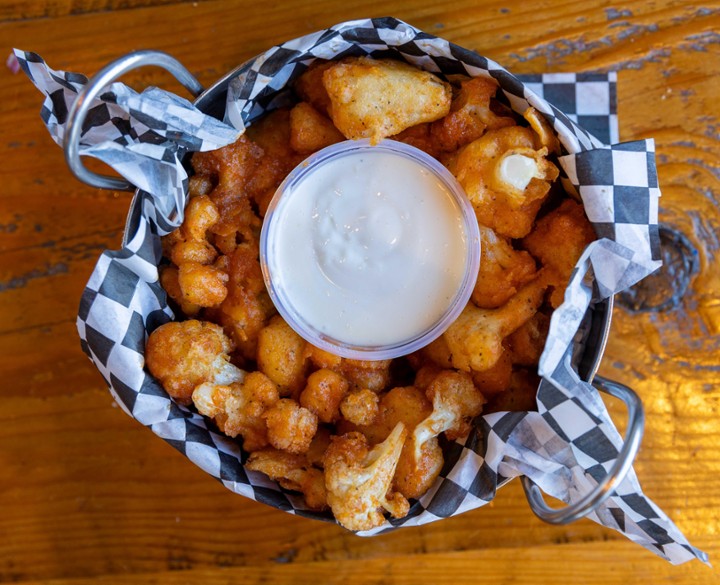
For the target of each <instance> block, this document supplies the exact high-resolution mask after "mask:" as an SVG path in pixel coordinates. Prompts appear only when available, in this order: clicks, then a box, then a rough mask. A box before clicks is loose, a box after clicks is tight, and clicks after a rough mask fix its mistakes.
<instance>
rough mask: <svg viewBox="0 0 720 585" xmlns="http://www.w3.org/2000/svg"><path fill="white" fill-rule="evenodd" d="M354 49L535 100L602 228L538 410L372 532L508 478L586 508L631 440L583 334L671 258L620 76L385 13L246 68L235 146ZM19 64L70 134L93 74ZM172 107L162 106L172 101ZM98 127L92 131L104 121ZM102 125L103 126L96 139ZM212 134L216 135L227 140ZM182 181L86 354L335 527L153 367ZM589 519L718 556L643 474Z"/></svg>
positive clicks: (168, 423) (147, 169) (292, 504)
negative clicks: (525, 61)
mask: <svg viewBox="0 0 720 585" xmlns="http://www.w3.org/2000/svg"><path fill="white" fill-rule="evenodd" d="M350 55H370V56H373V57H393V58H400V59H403V60H406V61H408V62H410V63H412V64H414V65H417V66H418V67H421V68H423V69H425V70H428V71H431V72H434V73H437V74H439V75H441V76H445V75H451V74H458V73H460V74H465V75H470V76H490V77H493V78H495V79H496V80H497V81H498V82H499V84H500V87H501V91H500V92H499V97H500V98H501V99H504V100H506V101H507V103H508V104H509V105H510V106H511V107H512V108H513V109H514V110H515V111H516V112H519V113H522V112H524V110H525V109H526V108H527V107H528V106H529V105H532V106H534V107H535V108H536V109H538V110H539V111H540V112H542V113H543V114H544V115H545V117H546V119H547V120H548V121H549V122H550V123H551V124H552V125H553V127H554V128H555V130H556V132H557V134H558V136H559V138H560V141H561V143H562V145H563V146H564V149H565V151H566V152H567V153H568V154H566V155H564V156H562V157H560V159H559V162H560V165H561V167H562V170H563V171H564V182H565V184H566V186H567V187H568V189H569V190H571V191H574V192H575V193H576V194H578V195H579V196H580V197H581V198H582V200H583V203H584V205H585V209H586V212H587V215H588V217H589V219H590V221H591V222H592V223H593V225H594V226H595V229H596V230H597V232H598V235H599V236H600V239H599V240H597V241H596V242H593V243H592V244H591V245H590V246H589V247H588V248H587V249H586V250H585V252H584V253H583V255H582V257H581V258H580V260H579V262H578V264H577V266H576V268H575V270H574V272H573V275H572V277H571V280H570V285H569V286H568V289H567V291H566V295H565V302H564V303H563V304H562V305H561V306H560V307H559V308H558V309H557V310H556V311H555V312H554V314H553V317H552V320H551V328H550V334H549V336H548V342H547V345H546V348H545V352H544V353H543V356H542V358H541V363H540V373H541V375H542V376H543V380H542V382H541V384H540V387H539V389H538V397H537V398H538V410H539V412H504V413H503V412H500V413H494V414H491V415H486V416H481V417H479V418H478V420H477V421H476V425H475V428H474V429H473V431H472V432H471V433H470V435H469V436H468V437H467V439H465V440H463V441H458V442H447V441H445V442H444V444H443V446H444V451H445V464H444V467H443V470H442V472H441V474H440V477H439V478H438V480H437V481H436V483H435V485H434V486H433V487H432V488H431V490H430V491H429V492H428V493H426V494H425V495H424V496H423V497H421V498H420V499H419V500H417V501H414V502H412V506H411V508H410V513H409V514H408V515H407V516H406V517H405V518H401V519H389V520H388V521H386V523H385V524H384V525H382V526H380V527H378V528H376V529H373V530H370V531H366V532H361V533H358V534H360V535H372V534H377V533H381V532H384V531H387V530H390V529H393V528H394V527H399V526H414V525H420V524H425V523H428V522H432V521H435V520H438V519H441V518H446V517H448V516H453V515H455V514H459V513H461V512H464V511H467V510H471V509H474V508H478V507H480V506H482V505H484V504H487V503H488V502H490V501H491V500H492V499H493V497H494V496H495V492H496V490H497V488H498V486H500V485H502V484H503V483H504V482H505V481H507V480H509V479H511V478H514V477H517V476H519V475H526V476H528V477H530V478H531V479H532V480H533V481H534V482H535V483H536V484H538V485H539V486H540V487H541V488H542V489H543V490H544V491H545V492H546V493H548V494H550V495H552V496H554V497H556V498H559V499H560V500H563V501H565V502H568V503H570V502H574V501H577V500H578V499H580V498H581V497H582V496H583V495H584V494H586V493H587V492H589V491H590V490H591V489H593V487H594V486H595V485H597V482H598V481H599V480H600V479H601V478H602V477H603V476H604V475H605V474H606V473H607V471H608V469H609V468H610V466H611V465H612V462H613V460H614V459H615V458H616V457H617V454H618V452H619V448H620V445H621V443H622V438H621V437H620V435H619V434H618V432H617V430H616V428H615V426H614V424H613V423H612V421H611V419H610V417H609V415H608V412H607V410H606V408H605V406H604V404H603V402H602V400H601V399H600V397H599V395H598V393H597V391H596V390H595V389H594V388H592V386H590V385H588V384H587V383H585V382H583V381H581V380H580V379H579V376H578V374H577V372H576V370H575V366H574V361H575V360H574V359H573V354H574V353H577V352H574V350H575V349H576V348H575V345H576V344H575V343H574V342H575V340H576V339H577V338H578V337H579V336H580V333H579V331H581V326H582V325H583V319H584V317H585V315H586V313H587V312H588V309H592V305H593V304H594V303H596V302H598V301H599V300H601V299H603V298H607V297H609V296H611V295H612V294H614V293H616V292H619V291H621V290H623V289H625V288H627V287H629V286H631V285H632V284H634V283H635V282H637V281H638V280H640V279H641V278H643V277H644V276H646V275H647V274H649V273H651V272H652V271H653V270H655V269H656V268H657V267H658V266H659V264H660V262H659V240H658V237H657V209H658V197H659V196H660V192H659V189H658V185H657V176H656V172H655V160H654V145H653V142H652V141H651V140H647V141H638V142H632V143H625V144H616V145H613V146H607V145H606V144H605V143H606V142H609V143H611V142H614V141H616V139H617V120H616V117H615V115H616V114H615V77H614V74H608V75H595V74H584V75H581V74H578V75H571V74H562V75H542V76H527V77H526V78H524V79H526V83H523V78H521V77H516V76H513V75H512V74H510V73H509V72H508V71H506V70H505V69H503V68H502V67H500V66H499V65H498V64H496V63H494V62H493V61H490V60H489V59H486V58H484V57H482V56H480V55H478V54H476V53H474V52H472V51H468V50H466V49H463V48H461V47H458V46H456V45H454V44H452V43H449V42H448V41H446V40H443V39H440V38H438V37H435V36H432V35H429V34H427V33H424V32H422V31H420V30H418V29H416V28H414V27H412V26H410V25H408V24H406V23H403V22H401V21H398V20H396V19H393V18H382V19H368V20H358V21H353V22H347V23H343V24H339V25H337V26H334V27H331V28H329V29H326V30H323V31H320V32H317V33H315V34H312V35H308V36H306V37H302V38H300V39H296V40H293V41H289V42H287V43H283V44H282V45H279V46H276V47H273V48H271V49H270V50H268V51H267V52H265V53H264V54H262V55H260V56H258V57H257V58H255V59H253V60H251V61H249V62H248V63H246V64H245V65H243V67H241V68H240V70H239V71H238V76H237V77H236V78H235V79H234V80H233V81H231V83H230V86H229V89H228V95H227V108H226V116H225V122H226V125H221V126H218V128H217V130H218V133H217V134H215V136H214V139H215V142H216V144H217V146H222V144H223V143H224V144H227V143H229V142H232V139H230V136H231V135H232V132H231V131H229V130H228V128H227V124H230V125H232V126H234V127H235V128H237V129H238V130H239V131H243V130H244V128H245V127H246V126H248V125H249V124H251V123H252V122H253V121H254V120H256V119H257V118H258V117H260V116H262V115H263V114H264V113H265V112H267V111H270V110H272V109H274V108H277V107H281V106H284V105H287V104H288V103H289V99H290V92H289V90H288V86H289V84H290V82H292V80H294V79H295V78H297V77H298V76H299V75H300V74H301V73H302V72H303V71H305V70H306V69H307V67H308V66H309V65H310V64H311V63H312V62H313V61H314V60H315V59H340V58H343V57H345V56H350ZM17 57H18V60H19V61H20V64H21V66H22V67H23V69H24V70H25V72H26V73H28V75H29V76H30V77H31V79H33V81H34V82H35V83H36V85H38V87H39V88H40V89H41V90H42V91H45V92H46V94H48V95H49V96H50V97H49V98H48V100H49V101H46V106H45V107H44V109H43V119H45V120H46V121H47V120H53V118H55V119H56V121H55V122H54V124H48V127H49V130H50V131H51V133H52V134H53V135H54V137H55V138H56V139H59V137H61V136H62V125H63V121H62V118H63V116H62V115H59V112H58V111H57V109H58V108H57V106H58V105H60V106H61V107H60V109H61V110H62V105H63V103H64V106H65V108H66V109H67V105H68V104H69V103H70V102H71V101H72V99H73V94H74V93H76V91H77V89H78V87H79V85H80V84H82V83H84V81H83V80H84V79H85V78H83V77H82V76H78V75H76V74H72V73H65V72H54V71H52V70H49V69H47V71H48V72H49V73H47V75H49V77H50V79H52V80H53V81H54V82H57V85H58V86H59V87H55V86H54V85H52V84H48V85H49V87H44V85H43V79H44V78H43V75H42V73H41V74H38V70H41V71H42V69H43V68H46V66H45V65H44V64H43V62H42V60H40V59H39V57H37V56H35V55H33V54H30V53H22V52H17ZM60 80H62V81H60ZM68 85H69V86H70V87H69V86H68ZM117 85H119V84H114V85H113V88H115V87H116V86H117ZM58 92H61V93H60V94H58ZM118 93H119V92H118ZM59 95H61V96H62V99H60V98H59ZM551 102H555V104H560V105H562V107H561V108H559V107H557V106H556V105H553V104H552V103H551ZM97 107H98V108H101V107H105V108H107V109H108V115H110V118H111V119H113V116H115V115H118V116H119V117H120V118H122V119H123V120H128V122H129V125H130V127H134V126H135V124H136V123H137V122H138V120H136V119H135V116H134V115H133V112H130V113H129V114H128V113H125V114H123V113H122V112H120V113H116V112H115V109H114V107H113V102H112V100H111V101H110V102H109V103H107V102H106V103H99V104H98V105H97ZM46 110H49V112H48V111H46ZM563 110H567V111H563ZM157 111H158V112H161V108H159V109H158V110H157ZM60 113H61V112H60ZM107 117H108V116H100V117H99V118H98V119H106V118H107ZM575 120H577V121H578V122H580V123H585V122H586V123H587V125H588V126H589V127H591V128H592V131H593V132H592V133H591V132H588V131H587V130H585V129H583V128H581V126H580V125H578V124H576V123H575ZM88 124H89V125H90V126H91V127H92V119H88ZM104 124H106V123H104ZM176 124H177V125H178V127H179V128H178V129H179V131H180V132H183V131H185V130H184V129H183V128H182V126H183V125H182V119H181V118H180V119H178V120H176ZM115 126H116V127H117V125H115ZM151 126H158V127H162V123H158V122H152V121H149V120H143V119H142V118H141V120H140V126H139V127H140V128H149V127H151ZM126 128H127V126H123V129H126ZM91 131H92V128H88V134H89V132H91ZM189 133H190V134H192V130H190V131H189ZM88 134H86V135H88ZM135 134H136V136H135V137H134V138H133V139H134V140H135V141H140V142H142V139H143V137H144V136H149V132H148V131H145V133H142V132H138V131H136V132H135ZM126 138H127V137H126V135H125V134H123V136H122V137H121V138H110V140H111V141H113V142H115V143H122V142H123V140H126ZM207 141H208V143H210V142H212V138H208V139H207ZM151 142H152V141H151ZM160 142H162V141H160ZM202 142H203V143H204V142H205V139H203V141H202ZM196 144H197V143H196ZM94 146H96V145H94V144H91V145H90V147H94ZM191 149H192V148H189V149H188V150H191ZM195 149H197V150H199V149H200V148H195ZM161 158H162V157H161ZM128 167H129V165H128V166H126V167H122V168H118V170H119V172H121V174H123V175H124V176H125V177H126V178H127V179H128V180H130V181H131V182H133V183H134V184H136V185H146V184H151V183H153V180H152V178H148V177H143V178H141V179H140V180H138V178H137V175H138V174H140V175H142V174H146V173H149V174H152V173H153V169H154V168H155V167H154V166H153V165H152V164H147V165H145V166H144V167H143V168H128ZM180 176H181V174H178V177H180ZM183 180H184V179H183ZM170 187H172V185H170V186H169V189H168V192H167V193H162V192H160V193H158V192H155V191H151V190H150V189H147V190H139V191H138V192H137V194H136V197H135V199H134V200H133V203H132V205H131V210H130V214H129V217H128V224H127V227H126V234H125V240H124V245H123V248H122V249H121V250H119V251H106V252H104V253H103V254H102V255H101V257H100V259H99V261H98V263H97V266H96V267H95V270H94V271H93V273H92V276H91V277H90V280H89V282H88V284H87V287H86V289H85V291H84V293H83V296H82V300H81V304H80V310H79V313H78V320H77V326H78V331H79V334H80V337H81V343H82V347H83V349H84V351H85V352H86V353H87V354H88V356H89V357H90V358H91V360H92V361H93V362H94V363H95V365H96V366H97V368H98V370H99V371H100V372H101V374H102V375H103V377H104V378H105V380H106V382H107V384H108V385H109V387H110V391H111V393H112V394H113V396H114V397H115V399H116V400H117V402H118V403H119V404H120V406H121V407H122V408H123V409H124V410H125V411H126V412H127V413H128V414H129V415H130V416H132V417H133V418H135V419H136V420H138V421H139V422H140V423H142V424H143V425H145V426H147V427H148V428H150V429H151V430H152V431H153V432H154V433H155V434H156V435H158V436H159V437H161V438H162V439H164V440H165V441H167V442H168V443H170V444H171V445H173V446H174V447H175V448H176V449H178V450H179V451H180V452H182V453H183V454H184V455H185V456H187V457H188V458H189V459H190V460H191V461H193V462H194V463H195V464H196V465H198V466H199V467H201V468H202V469H204V470H205V471H206V472H207V473H209V474H210V475H212V476H213V477H215V478H217V479H218V480H219V481H221V482H222V483H223V485H225V486H226V487H227V488H228V489H230V490H232V491H234V492H236V493H239V494H242V495H244V496H246V497H249V498H251V499H253V500H256V501H259V502H263V503H266V504H270V505H271V506H274V507H276V508H280V509H282V510H285V511H288V512H290V513H293V514H296V515H300V516H306V517H310V518H315V519H323V520H328V521H333V519H332V516H331V515H330V514H329V513H318V512H313V511H310V510H308V509H306V507H305V506H304V503H303V499H302V497H300V496H299V495H297V494H295V493H293V492H289V491H287V490H285V489H283V488H281V487H280V486H279V485H278V484H277V483H276V482H273V481H271V480H269V479H268V478H267V477H266V476H265V475H263V474H261V473H257V472H252V471H248V470H246V469H245V467H244V462H245V461H246V459H247V453H245V452H243V451H242V449H241V447H240V444H239V443H238V442H236V441H234V440H231V439H229V438H227V437H226V436H224V435H222V434H220V433H218V432H217V431H216V429H215V427H214V426H213V425H212V423H210V422H209V421H207V420H206V419H205V418H204V417H202V416H200V415H199V414H197V413H196V412H195V411H194V410H192V409H188V408H185V407H183V406H179V405H177V404H175V403H174V402H173V401H172V400H171V399H170V397H169V396H168V395H167V393H166V392H165V391H164V390H163V388H162V387H161V386H160V384H159V383H158V382H157V381H156V380H155V379H154V378H152V377H151V376H150V375H149V374H148V373H147V372H146V371H145V370H144V368H143V366H144V357H143V352H144V346H145V341H146V338H147V335H148V334H149V333H150V332H151V331H153V330H154V329H155V328H156V327H157V326H159V325H160V324H162V323H165V322H167V321H169V320H171V319H173V317H174V315H173V313H172V311H171V309H170V308H169V307H168V305H167V299H166V295H165V292H164V291H163V290H162V288H161V287H160V284H159V282H158V270H157V266H158V264H159V263H160V261H161V250H160V242H159V236H160V235H163V234H165V233H168V231H171V229H172V228H173V226H176V225H179V222H180V221H181V218H182V206H181V205H177V197H176V194H177V182H176V183H175V187H176V188H175V189H172V188H170ZM159 199H162V200H163V201H162V202H159V201H158V200H159ZM589 517H590V518H591V519H592V520H594V521H596V522H599V523H601V524H603V525H605V526H608V527H610V528H613V529H615V530H618V531H619V532H621V533H623V534H625V535H626V536H627V537H628V538H630V539H631V540H633V541H635V542H637V543H639V544H641V545H643V546H644V547H646V548H648V549H649V550H651V551H653V552H655V553H656V554H658V555H659V556H661V557H663V558H665V559H667V560H669V561H670V562H672V563H682V562H685V561H687V560H690V559H692V558H699V559H701V560H703V561H705V562H707V555H706V554H705V553H703V552H702V551H700V550H698V549H696V548H694V547H693V546H691V545H690V544H689V543H688V542H687V540H686V539H685V538H684V537H683V535H682V534H681V533H680V531H679V530H678V529H677V528H676V527H675V525H674V524H673V523H672V521H671V520H670V519H669V518H668V517H667V516H666V515H665V514H664V513H663V512H662V511H661V510H660V509H659V508H657V506H655V505H654V504H653V503H652V502H651V501H650V500H649V499H648V498H646V497H645V496H644V495H643V493H642V491H641V489H640V486H639V483H638V480H637V477H636V475H635V473H634V472H633V471H631V472H630V473H629V474H628V476H627V477H626V479H625V480H624V481H623V482H622V483H621V484H620V485H619V486H618V488H617V490H616V493H615V494H614V495H613V496H612V497H611V498H609V499H608V500H606V502H605V503H604V504H603V505H602V506H600V507H599V509H597V511H596V512H594V513H592V514H591V515H590V516H589Z"/></svg>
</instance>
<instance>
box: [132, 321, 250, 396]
mask: <svg viewBox="0 0 720 585" xmlns="http://www.w3.org/2000/svg"><path fill="white" fill-rule="evenodd" d="M233 349H234V347H233V343H232V341H231V340H230V339H229V338H228V337H227V336H226V335H225V333H223V330H222V327H220V326H218V325H215V324H213V323H207V322H203V321H196V320H194V319H191V320H189V321H182V322H179V323H178V322H176V321H171V322H169V323H165V324H164V325H161V326H160V327H158V328H157V329H156V330H155V331H153V332H152V333H151V334H150V337H149V338H148V341H147V345H146V346H145V363H146V364H147V367H148V369H149V370H150V373H151V374H152V375H153V376H155V377H156V378H157V379H158V380H159V381H160V383H161V384H162V385H163V388H165V391H166V392H167V393H168V394H169V395H170V396H172V397H173V398H174V399H175V400H176V401H177V402H178V403H179V404H184V405H188V404H190V403H191V402H192V393H193V390H194V389H195V388H196V387H197V386H199V385H200V384H204V383H205V382H210V383H213V384H223V385H227V384H231V383H233V382H241V381H242V380H243V379H244V378H245V372H243V371H242V370H241V369H240V368H238V367H236V366H234V365H233V364H231V363H230V357H229V355H228V354H229V353H230V352H231V351H232V350H233Z"/></svg>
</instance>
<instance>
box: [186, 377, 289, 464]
mask: <svg viewBox="0 0 720 585" xmlns="http://www.w3.org/2000/svg"><path fill="white" fill-rule="evenodd" d="M192 400H193V403H194V404H195V407H196V408H197V409H198V412H199V413H200V414H203V415H205V416H208V417H210V418H212V419H214V420H215V423H216V424H217V426H218V428H219V429H220V430H221V431H222V432H223V433H225V434H226V435H227V436H228V437H237V436H238V435H239V436H241V437H242V439H243V448H244V449H245V450H246V451H251V452H252V451H257V450H258V449H262V448H263V447H266V446H267V444H268V431H267V425H266V423H265V419H264V416H263V415H264V414H265V412H266V411H267V410H268V409H269V408H271V407H273V406H274V405H275V404H277V402H278V400H280V395H279V394H278V390H277V386H275V384H273V382H272V381H271V380H270V379H269V378H268V377H267V376H265V375H263V374H261V373H260V372H250V373H249V374H248V375H247V376H245V379H244V380H243V381H242V382H234V383H232V384H229V385H215V384H211V383H205V384H201V385H199V386H197V387H196V388H195V390H194V391H193V393H192Z"/></svg>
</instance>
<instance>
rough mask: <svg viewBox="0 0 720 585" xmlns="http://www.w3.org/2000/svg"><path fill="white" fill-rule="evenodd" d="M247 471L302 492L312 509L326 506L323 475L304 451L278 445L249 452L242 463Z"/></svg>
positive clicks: (306, 502)
mask: <svg viewBox="0 0 720 585" xmlns="http://www.w3.org/2000/svg"><path fill="white" fill-rule="evenodd" d="M245 467H246V468H247V469H249V470H250V471H260V472H261V473H264V474H265V475H267V476H268V477H269V478H270V479H272V480H274V481H277V482H278V483H279V484H280V485H281V486H282V487H284V488H285V489H288V490H293V491H298V492H302V494H303V496H305V504H306V505H307V507H308V508H310V509H311V510H322V509H324V508H327V494H326V491H325V478H324V476H323V473H322V471H321V470H319V469H316V468H315V467H313V466H312V465H311V464H310V463H309V461H308V460H307V458H306V457H305V456H303V455H295V454H293V453H288V452H287V451H278V450H277V449H263V450H262V451H256V452H255V453H252V454H251V455H250V457H249V459H248V460H247V463H246V464H245Z"/></svg>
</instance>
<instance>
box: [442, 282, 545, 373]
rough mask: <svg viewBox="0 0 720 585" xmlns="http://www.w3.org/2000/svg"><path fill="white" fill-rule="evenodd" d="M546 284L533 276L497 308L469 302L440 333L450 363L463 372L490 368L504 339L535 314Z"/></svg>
mask: <svg viewBox="0 0 720 585" xmlns="http://www.w3.org/2000/svg"><path fill="white" fill-rule="evenodd" d="M546 286H547V284H546V283H545V281H544V279H543V278H536V279H535V280H534V281H532V282H531V283H529V284H526V285H525V286H524V287H523V288H522V289H520V291H519V292H518V293H517V294H516V295H515V296H514V297H512V298H511V299H510V300H509V301H508V302H507V303H506V304H505V305H503V306H502V307H500V308H499V309H479V308H477V307H476V306H475V305H474V304H473V303H472V302H469V303H468V304H467V305H466V306H465V308H464V309H463V312H462V313H461V314H460V316H459V317H458V318H457V319H456V320H455V322H454V323H453V324H452V325H450V327H448V329H447V331H445V333H443V337H444V338H445V342H446V343H447V346H448V348H449V350H450V353H451V356H452V357H451V359H452V363H453V366H454V367H455V368H457V369H459V370H463V371H465V372H470V371H471V370H474V371H476V372H482V371H484V370H487V369H489V368H491V367H493V366H494V365H495V364H496V363H497V361H498V359H500V356H501V355H502V352H503V346H502V342H503V340H504V339H505V338H506V337H507V336H508V335H510V334H511V333H512V332H513V331H515V330H516V329H517V328H518V327H520V326H521V325H522V324H523V323H525V322H526V321H527V320H528V319H530V317H532V316H533V315H534V314H535V313H536V311H537V309H538V307H539V306H540V304H541V303H542V301H543V295H544V292H545V288H546Z"/></svg>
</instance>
